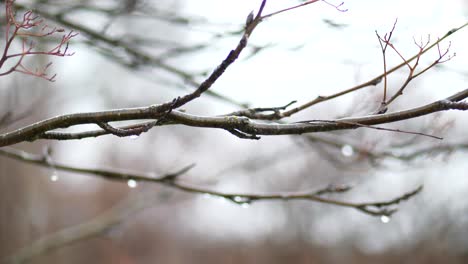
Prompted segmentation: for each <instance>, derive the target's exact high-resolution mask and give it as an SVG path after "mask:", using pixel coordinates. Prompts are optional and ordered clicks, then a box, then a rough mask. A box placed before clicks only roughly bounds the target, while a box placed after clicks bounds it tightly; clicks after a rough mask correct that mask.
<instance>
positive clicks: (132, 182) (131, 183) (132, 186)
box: [127, 179, 138, 188]
mask: <svg viewBox="0 0 468 264" xmlns="http://www.w3.org/2000/svg"><path fill="white" fill-rule="evenodd" d="M127 185H128V187H130V188H136V187H137V186H138V183H137V181H135V180H134V179H130V180H128V181H127Z"/></svg>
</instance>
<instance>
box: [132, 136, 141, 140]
mask: <svg viewBox="0 0 468 264" xmlns="http://www.w3.org/2000/svg"><path fill="white" fill-rule="evenodd" d="M138 137H140V135H131V136H129V138H130V139H133V140H135V139H138Z"/></svg>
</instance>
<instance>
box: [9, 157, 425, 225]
mask: <svg viewBox="0 0 468 264" xmlns="http://www.w3.org/2000/svg"><path fill="white" fill-rule="evenodd" d="M0 155H1V156H4V157H8V158H12V159H15V160H19V161H21V162H26V163H31V164H35V165H39V166H43V167H53V168H54V169H56V170H62V171H68V172H75V173H81V174H88V175H95V176H98V177H104V178H106V179H109V180H117V181H128V180H135V181H140V182H153V183H159V184H163V185H165V186H167V187H170V188H174V189H177V190H180V191H184V192H189V193H195V194H208V195H211V196H216V197H222V198H225V199H227V200H230V201H232V202H234V203H236V204H239V205H244V204H251V203H252V202H256V201H261V200H284V201H286V200H308V201H313V202H319V203H324V204H330V205H336V206H341V207H348V208H354V209H357V210H359V211H361V212H363V213H366V214H369V215H373V216H381V215H386V216H389V215H391V214H393V213H394V212H395V211H396V210H395V209H389V206H394V205H396V204H398V203H400V202H401V201H404V200H407V199H409V198H411V197H412V196H414V195H416V194H417V193H419V192H420V191H421V190H422V187H418V188H417V189H415V190H413V191H411V192H410V193H406V194H403V195H401V196H398V197H396V198H394V199H391V200H389V201H383V202H371V203H367V202H363V203H353V202H346V201H340V200H335V199H331V198H326V197H323V196H322V195H323V194H329V193H342V192H345V191H348V190H350V189H351V187H349V186H338V187H333V186H327V187H326V188H324V189H320V190H316V191H297V192H278V193H270V194H260V193H225V192H220V191H216V190H212V189H209V188H204V187H200V186H194V185H191V184H187V183H183V182H181V181H179V180H178V177H179V176H180V175H182V174H184V173H186V172H187V171H188V170H190V169H191V168H192V167H193V166H194V165H190V166H187V167H185V168H182V169H181V170H179V171H177V172H175V173H169V174H166V175H164V176H161V177H158V178H155V177H151V176H149V175H146V174H143V173H137V172H129V171H119V170H111V169H86V168H82V167H73V166H68V165H64V164H60V163H57V162H51V159H49V158H47V155H35V154H31V153H27V152H24V151H20V150H16V149H12V148H1V149H0Z"/></svg>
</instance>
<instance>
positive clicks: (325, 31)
mask: <svg viewBox="0 0 468 264" xmlns="http://www.w3.org/2000/svg"><path fill="white" fill-rule="evenodd" d="M7 2H8V1H7ZM307 2H311V1H269V2H268V3H267V5H266V7H265V10H264V12H263V14H272V13H274V12H276V11H278V10H285V9H287V8H289V7H291V6H294V5H297V4H304V3H307ZM14 4H15V5H14V9H15V10H16V16H17V17H18V18H21V17H22V14H24V13H25V12H27V10H33V11H34V12H35V14H38V15H39V16H40V17H41V18H39V19H43V21H44V23H46V24H47V25H48V26H49V29H52V30H53V29H54V28H57V29H59V28H60V29H61V28H64V29H65V30H66V32H65V33H63V34H68V33H69V32H70V30H73V32H78V33H79V35H77V36H75V37H73V38H72V39H71V44H70V47H69V50H70V54H72V52H73V53H74V55H73V56H67V57H65V58H61V59H56V58H51V57H50V56H31V57H28V58H26V59H25V61H24V63H23V64H24V65H27V66H29V65H30V66H29V69H41V67H40V66H37V65H48V63H49V61H51V60H52V61H53V64H52V65H51V67H50V68H48V69H47V70H48V72H50V75H47V77H46V78H42V79H40V78H38V76H37V75H38V74H20V73H15V72H14V73H12V74H8V75H5V76H2V78H0V82H1V85H0V86H1V87H0V94H1V96H0V100H1V101H0V102H1V103H0V111H1V112H0V120H1V121H0V129H1V131H0V133H2V134H4V133H7V132H10V131H12V130H15V129H17V128H21V127H24V126H27V125H29V124H32V123H34V122H37V121H40V120H44V119H46V118H49V117H52V116H57V115H63V114H67V113H78V112H94V111H102V110H107V109H122V108H129V107H142V106H148V105H151V104H160V103H164V102H171V101H172V100H173V98H177V97H178V96H181V95H184V94H187V93H190V92H191V91H193V90H194V89H195V88H196V87H198V86H199V85H200V83H202V82H203V81H204V80H205V79H206V78H207V77H208V76H210V73H211V72H212V71H213V69H214V68H216V66H217V65H219V64H220V62H221V61H222V60H223V59H224V58H226V56H227V54H228V53H229V51H230V50H231V49H233V48H235V47H236V45H237V43H238V42H239V39H241V37H242V34H243V32H244V30H245V29H246V28H248V26H249V23H247V25H246V22H245V21H246V17H247V15H248V14H249V12H250V11H251V10H256V11H255V12H258V9H259V5H260V3H259V1H241V2H240V3H239V1H214V0H203V1H182V0H180V1H167V0H166V1H149V0H146V1H144V0H121V1H107V0H102V1H85V0H83V1H54V0H41V1H39V0H37V1H32V0H30V1H26V0H25V1H16V2H15V3H14ZM328 4H329V5H327V4H326V3H325V2H323V1H319V2H318V3H317V4H314V5H310V6H302V7H301V8H297V9H294V10H289V11H287V12H283V13H281V14H278V15H275V16H274V17H270V18H266V19H265V20H264V21H263V22H262V23H261V25H259V27H258V28H257V29H256V30H255V32H254V33H253V34H251V36H250V38H249V43H248V45H247V47H246V48H245V49H244V51H243V53H242V54H241V56H240V57H239V59H238V61H236V62H235V63H234V64H232V66H230V67H229V68H228V69H227V70H226V72H225V73H224V74H223V75H222V76H221V77H220V78H219V79H218V80H216V82H215V83H214V85H213V87H211V88H210V89H209V90H208V91H207V92H205V93H204V94H203V96H202V97H200V98H197V99H196V100H193V101H191V102H190V104H186V105H184V106H183V107H182V108H183V109H182V110H183V111H185V112H187V113H191V114H196V115H200V116H217V115H223V114H226V113H231V112H234V111H240V110H242V109H245V108H249V107H265V106H268V107H270V106H275V107H277V106H283V105H286V104H287V103H289V102H292V101H295V100H297V101H298V102H297V103H295V104H293V105H292V106H289V108H287V109H273V110H274V111H265V112H262V111H258V109H257V110H255V109H254V110H253V113H254V114H265V115H268V114H270V115H274V114H277V113H280V114H281V113H287V111H288V109H294V107H296V106H300V105H304V104H306V103H307V102H313V100H314V99H315V98H321V97H318V96H328V95H332V94H336V93H339V92H340V91H343V90H345V89H347V88H349V87H356V85H359V84H361V83H365V82H366V81H368V80H373V79H374V78H375V77H376V76H379V75H381V74H382V73H385V72H388V71H389V70H390V69H391V68H392V67H393V66H395V65H398V64H401V62H402V59H401V57H400V56H399V54H398V53H396V52H395V51H394V50H392V49H391V47H387V50H386V51H385V52H383V51H382V49H383V48H382V47H385V46H386V45H385V44H387V46H388V44H389V43H391V44H392V45H394V46H395V47H396V48H395V50H396V51H398V52H400V54H401V56H403V57H405V58H410V57H411V56H413V55H414V54H419V53H418V52H420V47H418V45H417V44H418V43H423V44H424V43H426V41H429V39H428V37H427V34H430V40H431V43H434V42H435V41H437V37H439V38H442V37H444V36H446V34H447V32H449V30H451V29H453V28H458V27H460V26H462V25H466V3H464V2H463V1H461V0H451V1H449V2H441V1H419V0H418V1H412V2H411V3H408V2H407V1H406V2H405V1H392V2H389V3H382V2H379V3H376V2H375V1H359V3H348V2H346V3H345V4H344V5H343V6H340V5H339V4H340V3H339V2H338V3H333V2H330V3H328ZM330 5H331V6H330ZM455 7H457V8H455ZM4 9H5V3H2V10H4ZM345 9H347V10H348V11H347V12H340V10H341V11H343V10H345ZM463 12H464V13H463ZM5 14H7V13H4V14H3V17H2V18H1V19H2V21H7V18H8V17H7V16H5ZM254 14H256V13H254ZM395 18H398V23H396V27H395V28H393V29H392V26H393V23H394V22H395ZM3 23H4V22H2V25H4V24H3ZM1 30H2V32H1V33H2V36H3V40H2V42H3V43H5V41H6V40H7V39H8V37H7V35H6V32H7V29H6V27H2V29H1ZM375 30H377V33H378V35H379V36H380V37H381V41H380V42H379V41H378V38H377V37H376V35H375V33H374V31H375ZM57 33H62V32H61V31H60V32H57ZM390 34H392V41H391V42H388V43H385V40H386V39H387V37H389V36H390ZM10 36H11V35H10ZM421 36H422V37H421ZM413 37H414V41H413ZM382 40H383V42H382ZM61 41H63V39H62V35H61V34H53V35H50V36H47V37H41V38H38V39H36V40H35V45H36V46H35V48H37V49H41V48H42V49H44V50H48V47H50V46H52V47H54V46H56V45H57V43H60V42H61ZM449 41H450V43H451V44H450V46H449ZM382 43H383V44H382ZM466 43H467V34H466V29H465V30H459V31H457V32H455V33H454V34H452V35H450V36H449V38H448V39H447V40H444V41H443V42H441V43H440V46H437V47H435V48H433V49H431V50H430V51H428V52H427V53H425V54H424V56H422V53H421V58H420V61H419V66H418V67H419V68H418V71H417V72H419V71H420V70H422V69H425V68H428V71H427V72H424V74H423V75H421V77H418V78H416V79H414V80H413V79H411V80H410V82H409V84H408V86H405V91H404V94H403V95H402V96H400V97H398V100H395V102H394V103H393V102H392V104H391V105H390V104H389V105H388V106H386V105H385V107H384V108H388V110H387V111H388V112H395V111H400V110H404V109H411V108H414V107H418V106H421V105H425V104H428V103H431V102H434V101H436V100H440V99H443V98H446V97H448V96H450V95H452V94H454V93H456V92H459V91H462V90H463V89H466V88H467V87H466V80H467V76H468V73H467V72H466V66H467V65H466V61H468V58H467V57H468V55H467V54H466V48H465V46H466ZM380 44H382V45H383V46H382V45H380ZM415 44H416V45H415ZM421 46H423V45H422V44H421ZM448 47H449V50H448V53H447V54H446V56H442V57H443V58H442V59H443V61H444V60H445V59H448V58H450V56H453V54H454V52H456V53H457V56H456V57H454V58H453V59H451V60H450V61H448V62H445V63H437V64H434V65H432V63H433V62H434V61H435V60H437V59H438V58H439V56H440V54H439V53H442V54H443V53H444V51H445V50H447V49H448ZM12 49H17V50H21V40H19V41H18V42H15V46H14V47H12ZM62 51H63V49H62ZM382 54H384V56H382ZM49 55H50V54H49ZM382 57H384V58H385V64H386V65H387V68H384V66H383V61H382ZM12 63H14V62H12ZM12 65H14V64H6V65H5V67H2V71H3V70H4V69H9V67H11V66H12ZM408 72H411V69H408V67H406V65H405V64H404V63H403V66H402V67H400V68H399V69H398V70H396V71H395V72H394V73H392V74H390V73H389V74H388V76H387V75H385V74H384V77H385V78H377V79H376V81H374V82H373V83H372V84H374V85H368V86H366V87H364V88H363V89H360V90H356V91H354V92H352V93H349V94H346V95H344V96H339V97H338V98H336V99H334V100H330V101H329V102H328V101H324V102H323V103H320V104H317V105H314V106H313V107H310V108H306V109H304V110H303V111H300V112H298V113H295V114H294V115H292V116H291V117H288V116H285V118H282V119H281V120H273V121H272V122H287V123H291V124H293V123H294V122H298V121H304V120H324V119H326V120H331V119H333V120H335V119H337V118H341V117H351V116H354V117H359V116H365V115H368V114H372V113H375V111H376V110H381V112H385V109H384V108H382V98H383V95H384V88H385V89H387V90H388V91H387V93H388V97H389V98H390V97H391V95H392V94H394V93H396V92H397V91H398V90H399V89H400V88H401V87H403V85H404V84H405V82H406V81H407V80H408V77H411V74H409V73H408ZM33 73H37V71H33ZM54 73H56V74H57V76H56V77H55V78H54V80H55V82H47V81H46V80H43V79H48V78H49V79H50V77H52V76H54ZM31 75H33V76H31ZM34 75H36V76H34ZM39 77H44V76H39ZM387 77H388V78H387ZM311 100H312V101H311ZM251 109H253V108H251ZM179 110H180V109H179ZM270 110H271V109H270ZM182 113H183V112H182ZM243 114H245V112H243ZM168 118H170V116H168ZM466 118H467V117H466V113H464V112H462V111H459V112H458V111H450V112H443V113H442V112H439V113H435V114H431V115H426V116H424V117H421V118H418V119H412V120H407V121H404V122H398V123H392V124H389V125H387V126H385V127H386V128H387V129H399V130H404V131H413V132H420V133H423V134H424V135H415V134H410V133H398V132H396V131H381V130H375V129H368V128H359V129H353V130H343V131H332V132H321V133H310V134H304V135H287V136H272V137H268V136H263V137H262V138H261V140H247V139H240V138H238V137H235V136H233V135H232V134H229V133H226V131H223V130H215V129H198V128H193V127H188V126H173V125H167V126H160V127H155V128H152V129H151V130H149V131H148V132H145V133H141V134H140V133H138V135H128V137H117V136H111V135H108V136H103V137H99V138H86V139H81V140H69V141H55V140H37V141H34V142H22V143H19V144H17V145H14V146H13V147H14V149H12V148H5V147H3V148H1V149H0V150H2V151H1V152H0V154H1V156H0V193H1V195H0V197H1V199H0V200H1V207H0V208H1V209H0V210H1V214H0V221H1V222H0V243H1V247H0V257H2V260H3V258H4V259H5V260H7V261H11V262H12V263H22V262H26V263H63V262H66V263H83V262H91V263H154V262H160V263H187V262H190V263H210V262H212V263H219V262H232V263H235V262H242V263H283V262H286V261H291V262H298V263H311V262H312V263H341V262H346V263H375V262H379V263H387V262H388V263H394V262H397V261H399V262H408V263H419V262H421V263H440V262H449V263H465V262H466V261H467V258H468V255H467V254H468V251H467V248H468V247H467V245H468V244H467V243H468V241H466V238H467V237H468V236H467V233H466V231H465V230H468V228H467V224H468V221H467V220H468V218H467V214H466V212H467V205H468V203H467V202H466V201H465V199H463V197H464V194H465V193H466V191H467V190H468V182H467V181H466V177H465V169H466V153H465V150H466V147H467V146H468V140H467V138H466V133H465V132H466V130H465V129H464V126H463V124H464V120H465V119H466ZM263 122H265V123H268V122H269V121H263ZM132 124H134V122H122V123H119V125H132ZM338 125H340V124H338ZM341 125H342V124H341ZM348 125H349V124H348ZM96 129H99V127H98V126H97V125H95V124H87V125H83V126H79V127H76V128H75V127H73V128H71V129H67V130H61V131H66V132H72V133H75V132H83V131H89V130H96ZM101 129H104V130H105V131H107V132H109V133H112V131H113V130H112V129H110V128H107V130H106V129H105V127H104V128H102V127H101ZM113 134H117V132H116V131H114V133H113ZM427 135H435V136H438V137H443V138H444V140H438V139H434V138H430V137H428V136H427ZM247 136H248V135H247ZM21 151H24V152H21ZM34 153H35V154H34ZM38 153H39V154H38ZM12 158H15V160H16V161H12ZM63 164H64V165H65V166H66V167H61V165H63ZM191 164H195V166H190V165H191ZM38 165H39V166H38ZM71 167H73V168H75V169H76V168H78V169H81V170H82V171H81V172H80V171H77V170H73V169H71ZM87 168H98V169H100V171H95V170H94V171H93V170H92V169H90V170H92V171H83V170H85V169H87ZM114 170H116V171H117V172H119V173H120V174H116V175H107V176H106V173H105V172H113V171H114ZM171 173H172V174H171ZM99 175H100V176H106V177H107V179H106V177H104V178H103V177H96V176H99ZM122 175H123V176H125V175H135V176H142V178H141V179H139V178H138V177H130V178H128V177H127V179H124V177H123V176H122ZM112 179H114V180H112ZM148 179H149V180H148ZM151 179H156V180H155V181H156V182H151ZM161 179H162V180H161ZM175 180H176V181H175ZM177 184H180V185H177ZM174 185H175V186H174ZM422 185H424V191H422V192H419V190H420V189H419V188H418V187H419V186H422ZM413 190H415V191H416V192H417V193H416V192H415V193H412V192H411V191H413ZM194 193H197V194H194ZM203 193H204V194H203ZM230 194H249V195H230ZM250 194H251V195H250ZM270 194H274V195H278V196H281V197H279V198H278V197H276V198H277V199H276V200H274V201H269V200H268V195H270ZM302 194H307V195H309V194H313V195H314V196H313V197H318V198H320V199H323V200H324V201H323V202H320V201H318V202H317V199H315V198H314V199H315V200H312V201H310V200H307V199H306V200H304V199H298V201H288V200H287V199H286V198H288V197H289V196H294V195H296V196H300V195H302ZM415 194H417V195H415ZM255 195H258V196H255ZM410 196H411V197H410ZM282 198H283V199H282ZM406 198H411V199H410V200H409V201H407V202H405V203H400V202H402V201H403V200H404V199H406ZM393 199H396V200H393ZM327 201H328V202H327ZM330 201H331V202H330ZM333 201H340V202H343V203H344V205H342V206H340V204H338V206H334V205H333ZM380 201H387V202H389V205H388V206H387V205H386V204H377V205H379V206H370V207H369V209H370V210H371V211H369V212H367V213H366V211H362V210H361V211H360V210H359V207H358V206H356V205H359V204H360V203H369V205H372V203H373V202H380ZM330 203H331V204H330ZM346 203H349V204H350V205H351V206H347V205H346ZM343 206H345V207H352V208H351V209H350V208H344V207H343ZM353 206H354V207H353ZM363 208H365V209H367V208H368V207H363ZM355 209H358V210H355ZM396 209H398V212H397V213H394V212H396V211H395V210H396ZM381 210H384V211H381ZM372 212H377V213H375V215H372Z"/></svg>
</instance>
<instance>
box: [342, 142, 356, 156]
mask: <svg viewBox="0 0 468 264" xmlns="http://www.w3.org/2000/svg"><path fill="white" fill-rule="evenodd" d="M341 154H343V156H345V157H351V156H352V155H353V154H354V149H353V147H352V146H351V145H344V146H343V147H342V148H341Z"/></svg>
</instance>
